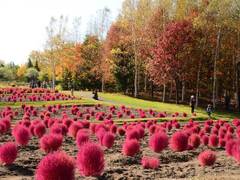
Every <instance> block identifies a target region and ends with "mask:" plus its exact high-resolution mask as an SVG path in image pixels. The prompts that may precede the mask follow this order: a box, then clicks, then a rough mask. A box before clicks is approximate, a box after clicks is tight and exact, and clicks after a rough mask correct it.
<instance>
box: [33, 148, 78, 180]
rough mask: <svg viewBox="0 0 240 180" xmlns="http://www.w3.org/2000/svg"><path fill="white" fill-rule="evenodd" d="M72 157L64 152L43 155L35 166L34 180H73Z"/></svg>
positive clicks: (73, 165)
mask: <svg viewBox="0 0 240 180" xmlns="http://www.w3.org/2000/svg"><path fill="white" fill-rule="evenodd" d="M74 173H75V163H74V159H73V158H71V157H69V156H68V155H67V154H66V153H65V152H54V153H50V154H48V155H47V156H45V157H44V158H43V159H42V160H41V161H40V163H39V164H38V166H37V170H36V174H35V179H36V180H74Z"/></svg>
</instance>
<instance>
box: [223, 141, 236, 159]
mask: <svg viewBox="0 0 240 180" xmlns="http://www.w3.org/2000/svg"><path fill="white" fill-rule="evenodd" d="M235 144H236V141H235V140H233V139H231V140H229V141H227V142H226V146H225V150H226V153H227V155H229V156H233V147H234V145H235Z"/></svg>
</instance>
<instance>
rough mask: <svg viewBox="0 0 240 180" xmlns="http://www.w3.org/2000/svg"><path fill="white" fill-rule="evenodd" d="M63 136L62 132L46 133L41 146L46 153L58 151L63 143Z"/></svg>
mask: <svg viewBox="0 0 240 180" xmlns="http://www.w3.org/2000/svg"><path fill="white" fill-rule="evenodd" d="M62 141H63V137H62V135H60V134H54V133H51V134H45V135H44V136H43V137H42V138H41V139H40V148H41V149H42V150H43V151H45V152H46V153H49V152H52V151H57V150H58V149H59V148H60V147H61V145H62Z"/></svg>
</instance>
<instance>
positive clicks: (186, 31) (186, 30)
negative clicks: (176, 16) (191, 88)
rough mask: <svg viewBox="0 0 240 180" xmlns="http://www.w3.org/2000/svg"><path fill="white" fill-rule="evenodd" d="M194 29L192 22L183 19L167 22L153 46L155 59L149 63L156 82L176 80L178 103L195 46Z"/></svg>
mask: <svg viewBox="0 0 240 180" xmlns="http://www.w3.org/2000/svg"><path fill="white" fill-rule="evenodd" d="M193 37H194V29H193V25H192V23H191V22H189V21H186V20H183V21H177V22H171V23H169V24H167V26H166V28H165V30H164V31H163V33H162V35H161V36H160V38H159V39H158V43H157V45H156V46H155V47H154V48H153V59H152V60H151V61H150V62H149V64H148V70H149V74H150V76H151V79H152V80H153V81H154V83H155V84H158V85H161V84H164V83H166V82H168V81H169V80H173V81H174V82H175V87H176V103H178V102H179V101H178V99H179V88H180V86H181V82H182V81H184V79H185V78H186V77H187V76H188V74H189V73H188V68H187V67H189V65H190V64H191V65H193V63H191V61H192V59H191V54H192V51H193V49H194V48H193V46H194V38H193Z"/></svg>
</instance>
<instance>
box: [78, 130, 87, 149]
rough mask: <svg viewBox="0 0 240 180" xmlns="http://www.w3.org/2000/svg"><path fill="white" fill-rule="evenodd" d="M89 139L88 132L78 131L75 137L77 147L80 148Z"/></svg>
mask: <svg viewBox="0 0 240 180" xmlns="http://www.w3.org/2000/svg"><path fill="white" fill-rule="evenodd" d="M88 141H89V135H88V133H86V132H84V131H78V133H77V137H76V144H77V147H78V148H80V147H81V146H82V145H83V144H84V143H86V142H88Z"/></svg>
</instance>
